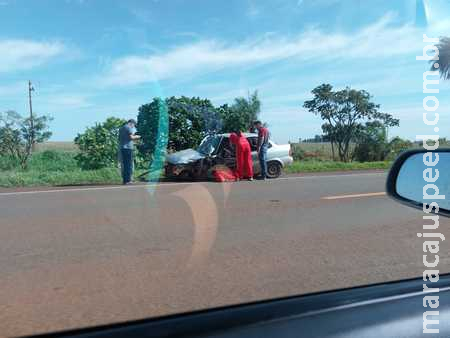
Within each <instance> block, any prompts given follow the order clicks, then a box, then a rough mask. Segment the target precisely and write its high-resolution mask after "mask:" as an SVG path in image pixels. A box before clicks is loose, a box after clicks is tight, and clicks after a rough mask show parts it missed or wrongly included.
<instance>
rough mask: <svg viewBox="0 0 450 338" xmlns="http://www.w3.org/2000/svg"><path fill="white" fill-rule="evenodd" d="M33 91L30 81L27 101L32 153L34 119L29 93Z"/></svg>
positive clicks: (32, 149)
mask: <svg viewBox="0 0 450 338" xmlns="http://www.w3.org/2000/svg"><path fill="white" fill-rule="evenodd" d="M33 91H34V87H33V85H32V84H31V81H28V100H29V103H30V136H29V137H30V144H31V151H32V152H34V117H33V104H32V100H31V92H33Z"/></svg>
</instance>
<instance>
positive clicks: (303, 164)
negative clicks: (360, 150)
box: [285, 160, 391, 174]
mask: <svg viewBox="0 0 450 338" xmlns="http://www.w3.org/2000/svg"><path fill="white" fill-rule="evenodd" d="M390 166H391V162H390V161H383V162H364V163H361V162H350V163H344V162H333V161H315V160H311V161H296V162H294V163H293V164H291V165H290V166H288V167H286V168H285V172H286V173H288V174H298V173H303V172H323V171H345V170H369V169H389V168H390Z"/></svg>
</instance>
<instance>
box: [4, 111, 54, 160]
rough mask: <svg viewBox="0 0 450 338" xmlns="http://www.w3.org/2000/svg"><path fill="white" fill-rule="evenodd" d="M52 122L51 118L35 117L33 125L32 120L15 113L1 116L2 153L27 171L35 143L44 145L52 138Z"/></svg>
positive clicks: (10, 112)
mask: <svg viewBox="0 0 450 338" xmlns="http://www.w3.org/2000/svg"><path fill="white" fill-rule="evenodd" d="M50 121H52V118H51V117H49V116H35V117H33V123H31V118H23V117H22V116H21V115H20V114H18V113H17V112H15V111H7V112H6V113H3V114H0V153H1V154H7V155H9V156H10V157H11V158H13V159H14V160H15V161H17V162H18V163H19V164H20V166H21V167H22V169H26V168H27V166H28V161H29V159H30V157H31V150H32V147H33V143H35V144H36V143H42V142H45V141H47V140H48V139H49V138H50V137H51V135H52V133H51V131H50V130H49V123H50ZM32 125H33V130H32V128H31V126H32ZM31 135H33V137H31Z"/></svg>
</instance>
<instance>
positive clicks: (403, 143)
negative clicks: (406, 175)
mask: <svg viewBox="0 0 450 338" xmlns="http://www.w3.org/2000/svg"><path fill="white" fill-rule="evenodd" d="M439 144H440V143H439ZM412 147H414V143H413V142H411V141H409V140H404V139H402V138H400V137H398V136H396V137H394V138H393V139H392V140H391V141H390V142H389V151H390V155H389V158H390V159H395V158H396V157H397V156H398V155H399V154H400V153H401V152H403V151H405V150H407V149H410V148H412Z"/></svg>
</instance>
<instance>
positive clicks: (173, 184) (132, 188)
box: [0, 173, 385, 197]
mask: <svg viewBox="0 0 450 338" xmlns="http://www.w3.org/2000/svg"><path fill="white" fill-rule="evenodd" d="M379 175H385V173H358V174H341V175H314V176H292V177H281V178H278V179H276V180H268V181H265V182H261V183H262V184H267V183H275V182H277V181H286V180H308V179H315V178H336V177H350V176H351V177H355V176H379ZM201 183H202V182H200V184H201ZM204 183H208V182H204ZM232 183H233V182H232ZM191 184H199V182H178V183H151V184H141V185H129V186H113V187H88V188H68V189H49V190H33V191H16V192H4V193H0V197H1V196H20V195H38V194H55V193H69V192H83V191H108V190H136V189H143V188H152V187H156V186H158V187H170V186H184V185H191ZM213 184H223V183H213Z"/></svg>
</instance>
